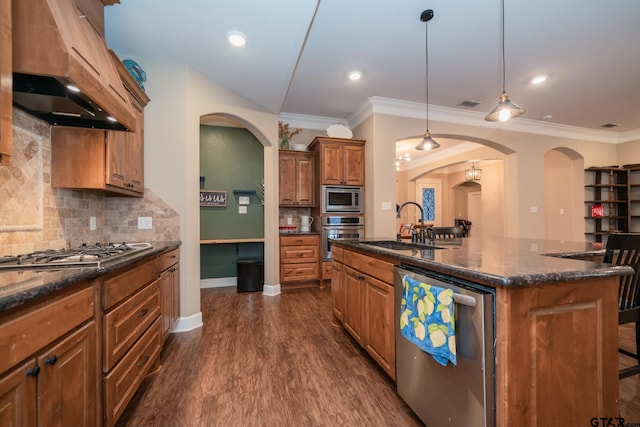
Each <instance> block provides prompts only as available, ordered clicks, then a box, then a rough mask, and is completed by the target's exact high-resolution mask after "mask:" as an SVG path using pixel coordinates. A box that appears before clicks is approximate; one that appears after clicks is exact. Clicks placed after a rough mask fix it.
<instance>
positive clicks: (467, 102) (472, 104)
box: [460, 99, 481, 108]
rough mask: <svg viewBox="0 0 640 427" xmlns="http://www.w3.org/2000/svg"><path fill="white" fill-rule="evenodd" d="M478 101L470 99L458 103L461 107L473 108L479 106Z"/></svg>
mask: <svg viewBox="0 0 640 427" xmlns="http://www.w3.org/2000/svg"><path fill="white" fill-rule="evenodd" d="M480 104H481V102H480V101H471V100H470V99H466V100H464V101H462V102H461V103H460V105H462V106H463V107H469V108H475V107H477V106H478V105H480Z"/></svg>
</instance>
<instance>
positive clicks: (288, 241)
mask: <svg viewBox="0 0 640 427" xmlns="http://www.w3.org/2000/svg"><path fill="white" fill-rule="evenodd" d="M319 242H320V238H319V236H316V235H310V236H280V246H299V245H317V244H319Z"/></svg>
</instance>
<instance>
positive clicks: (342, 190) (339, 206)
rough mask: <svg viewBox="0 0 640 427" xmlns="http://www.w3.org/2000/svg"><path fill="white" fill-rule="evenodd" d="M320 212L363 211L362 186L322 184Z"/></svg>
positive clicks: (354, 212)
mask: <svg viewBox="0 0 640 427" xmlns="http://www.w3.org/2000/svg"><path fill="white" fill-rule="evenodd" d="M321 199H322V213H323V214H330V213H340V214H342V213H347V214H362V213H364V201H363V191H362V187H336V186H332V185H323V186H322V194H321Z"/></svg>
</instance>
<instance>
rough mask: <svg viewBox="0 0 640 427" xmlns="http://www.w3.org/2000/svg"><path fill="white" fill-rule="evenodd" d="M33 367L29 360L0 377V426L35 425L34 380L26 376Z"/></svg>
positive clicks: (35, 400)
mask: <svg viewBox="0 0 640 427" xmlns="http://www.w3.org/2000/svg"><path fill="white" fill-rule="evenodd" d="M34 366H35V361H33V360H29V361H27V362H26V363H25V364H23V365H22V366H19V367H17V368H15V369H14V370H13V371H12V372H10V373H9V374H8V375H5V376H3V377H0V425H2V426H33V425H36V402H37V395H36V379H35V378H34V377H33V376H31V375H27V372H33V371H30V370H31V369H33V367H34Z"/></svg>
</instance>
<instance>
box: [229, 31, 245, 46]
mask: <svg viewBox="0 0 640 427" xmlns="http://www.w3.org/2000/svg"><path fill="white" fill-rule="evenodd" d="M227 40H229V43H231V44H232V45H234V46H236V47H242V46H244V45H245V44H246V43H247V36H245V35H244V34H242V33H241V32H240V31H231V32H230V33H229V34H227Z"/></svg>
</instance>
